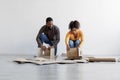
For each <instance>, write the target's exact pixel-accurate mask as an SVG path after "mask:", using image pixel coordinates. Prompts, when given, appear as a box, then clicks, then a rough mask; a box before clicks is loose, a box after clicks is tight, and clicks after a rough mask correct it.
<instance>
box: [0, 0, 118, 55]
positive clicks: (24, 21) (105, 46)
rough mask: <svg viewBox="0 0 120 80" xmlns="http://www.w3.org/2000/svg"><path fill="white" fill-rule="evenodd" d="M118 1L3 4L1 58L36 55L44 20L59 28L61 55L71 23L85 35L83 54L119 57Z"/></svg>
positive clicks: (3, 0) (9, 0)
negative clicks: (37, 38)
mask: <svg viewBox="0 0 120 80" xmlns="http://www.w3.org/2000/svg"><path fill="white" fill-rule="evenodd" d="M119 4H120V1H119V0H0V54H37V43H36V40H35V39H36V35H37V33H38V31H39V29H40V28H41V26H42V25H44V24H45V19H46V17H48V16H51V17H53V19H54V23H55V24H56V25H57V26H58V27H59V28H60V31H61V41H60V43H59V46H58V47H59V49H58V53H59V54H60V53H62V52H65V43H64V39H65V35H66V32H67V31H68V24H69V22H70V21H71V20H79V21H80V23H81V28H82V30H83V32H84V34H85V45H84V47H83V52H84V54H88V55H120V53H119V52H120V42H119V41H120V35H119V34H120V22H119V21H120V10H119V7H120V5H119Z"/></svg>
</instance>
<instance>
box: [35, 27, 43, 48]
mask: <svg viewBox="0 0 120 80" xmlns="http://www.w3.org/2000/svg"><path fill="white" fill-rule="evenodd" d="M43 32H44V26H43V27H42V28H41V29H40V30H39V32H38V35H37V37H36V41H37V44H38V47H41V46H42V42H41V40H40V36H41V34H42V33H43Z"/></svg>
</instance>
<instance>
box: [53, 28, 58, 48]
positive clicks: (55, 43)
mask: <svg viewBox="0 0 120 80" xmlns="http://www.w3.org/2000/svg"><path fill="white" fill-rule="evenodd" d="M59 41H60V30H59V28H56V40H55V42H54V44H53V46H56V45H57V44H58V43H59Z"/></svg>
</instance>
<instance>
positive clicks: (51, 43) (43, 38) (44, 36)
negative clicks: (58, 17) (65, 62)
mask: <svg viewBox="0 0 120 80" xmlns="http://www.w3.org/2000/svg"><path fill="white" fill-rule="evenodd" d="M40 40H41V42H42V44H43V43H46V44H49V45H50V46H53V44H54V42H53V41H50V40H49V39H48V37H47V36H46V35H45V34H42V35H41V36H40ZM54 48H55V56H56V55H57V45H55V46H54Z"/></svg>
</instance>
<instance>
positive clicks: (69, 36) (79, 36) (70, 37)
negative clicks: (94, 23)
mask: <svg viewBox="0 0 120 80" xmlns="http://www.w3.org/2000/svg"><path fill="white" fill-rule="evenodd" d="M69 40H80V46H79V47H80V48H81V47H82V45H83V42H84V35H83V32H82V31H81V30H80V29H78V30H77V36H76V37H75V36H74V34H73V33H72V32H71V31H69V32H68V33H67V34H66V38H65V43H66V45H69Z"/></svg>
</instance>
